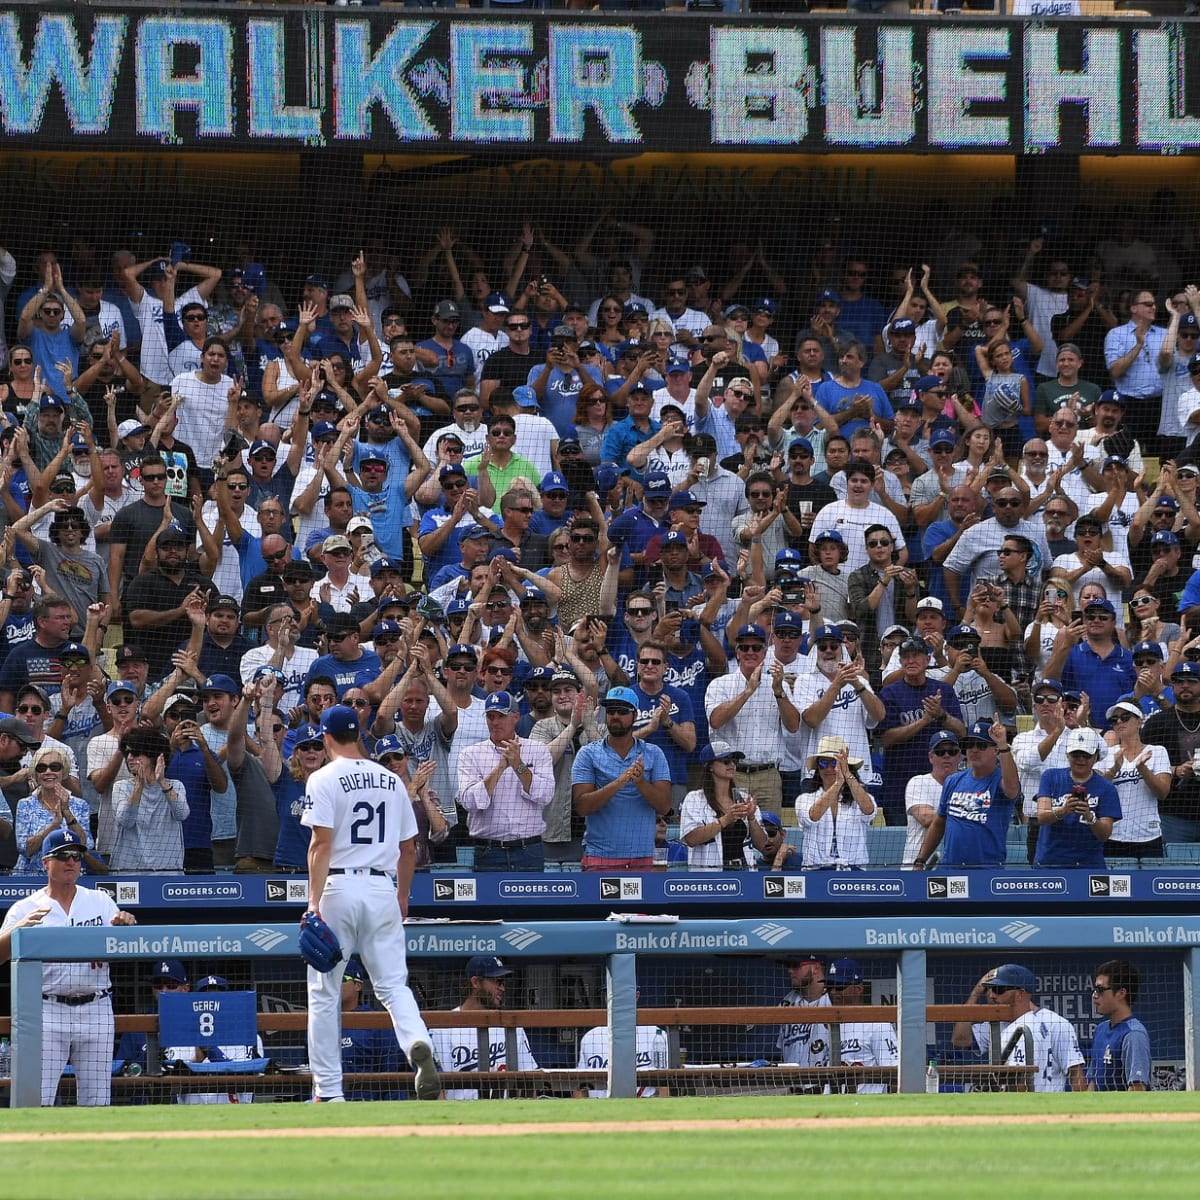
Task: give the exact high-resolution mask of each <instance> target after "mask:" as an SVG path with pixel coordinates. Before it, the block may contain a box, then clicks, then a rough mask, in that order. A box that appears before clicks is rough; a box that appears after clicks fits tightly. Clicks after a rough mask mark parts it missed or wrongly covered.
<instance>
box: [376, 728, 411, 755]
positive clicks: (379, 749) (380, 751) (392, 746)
mask: <svg viewBox="0 0 1200 1200" xmlns="http://www.w3.org/2000/svg"><path fill="white" fill-rule="evenodd" d="M389 754H405V755H406V754H408V747H407V746H406V745H405V744H404V743H403V742H402V741H401V740H400V739H399V737H397V736H396V734H394V733H388V734H385V735H384V736H383V737H381V738H380V739H379V740H378V741H377V742H376V743H375V761H376V762H378V761H379V760H380V759H381V758H387V756H388V755H389Z"/></svg>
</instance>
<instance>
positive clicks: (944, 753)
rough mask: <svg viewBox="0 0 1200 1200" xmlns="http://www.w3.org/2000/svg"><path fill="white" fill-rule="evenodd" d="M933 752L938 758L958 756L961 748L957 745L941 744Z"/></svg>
mask: <svg viewBox="0 0 1200 1200" xmlns="http://www.w3.org/2000/svg"><path fill="white" fill-rule="evenodd" d="M933 753H934V756H935V757H936V758H958V756H959V754H960V750H959V747H957V746H939V747H938V748H937V749H936V750H935V751H934V752H933Z"/></svg>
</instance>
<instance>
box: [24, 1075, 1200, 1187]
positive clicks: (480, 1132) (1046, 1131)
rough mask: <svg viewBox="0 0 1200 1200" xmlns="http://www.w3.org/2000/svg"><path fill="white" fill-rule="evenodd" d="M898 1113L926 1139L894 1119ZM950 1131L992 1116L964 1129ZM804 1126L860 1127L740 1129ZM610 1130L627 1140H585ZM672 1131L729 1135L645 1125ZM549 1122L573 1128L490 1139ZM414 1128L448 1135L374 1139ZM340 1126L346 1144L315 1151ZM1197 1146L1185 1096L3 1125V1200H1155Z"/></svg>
mask: <svg viewBox="0 0 1200 1200" xmlns="http://www.w3.org/2000/svg"><path fill="white" fill-rule="evenodd" d="M1128 1114H1137V1116H1136V1117H1134V1118H1133V1119H1126V1117H1127V1115H1128ZM1147 1114H1152V1115H1155V1116H1157V1117H1158V1119H1157V1120H1146V1119H1145V1116H1146V1115H1147ZM897 1117H902V1118H909V1119H910V1120H913V1121H915V1122H916V1123H915V1124H908V1125H899V1126H898V1125H889V1124H887V1123H886V1122H887V1121H888V1120H889V1118H897ZM955 1117H960V1118H963V1117H973V1118H976V1120H978V1119H979V1118H984V1120H983V1121H982V1122H980V1123H976V1121H971V1122H970V1123H963V1124H960V1125H958V1126H955V1124H954V1123H953V1120H954V1118H955ZM991 1117H995V1118H997V1121H996V1122H994V1123H993V1122H990V1121H988V1120H987V1119H986V1118H991ZM798 1118H800V1119H803V1118H810V1119H811V1118H818V1119H822V1120H828V1119H835V1118H851V1119H852V1120H853V1124H851V1125H849V1126H848V1127H847V1126H843V1125H841V1124H840V1123H839V1124H838V1125H836V1126H835V1125H833V1124H830V1125H829V1126H827V1127H825V1128H821V1127H819V1126H818V1127H813V1126H805V1127H793V1128H787V1127H778V1126H777V1127H770V1126H767V1127H753V1126H748V1125H745V1124H742V1125H739V1124H738V1123H737V1122H753V1121H789V1120H795V1119H798ZM938 1118H941V1119H942V1120H941V1121H940V1122H939V1121H938ZM947 1119H948V1123H947ZM599 1121H603V1122H605V1123H606V1124H609V1123H622V1124H624V1125H627V1126H628V1128H627V1129H625V1128H622V1129H621V1130H611V1129H595V1128H593V1127H591V1126H594V1124H595V1123H596V1122H599ZM667 1121H669V1122H672V1123H675V1122H681V1123H690V1122H709V1123H711V1122H729V1124H728V1125H723V1126H720V1127H713V1126H712V1125H711V1124H710V1125H707V1126H705V1127H700V1128H697V1129H694V1130H689V1129H686V1128H685V1129H669V1130H663V1129H658V1128H655V1127H654V1126H656V1125H658V1124H659V1123H660V1122H667ZM552 1123H553V1124H569V1125H577V1126H578V1132H575V1131H574V1130H568V1131H562V1132H560V1131H557V1130H555V1131H548V1132H545V1133H539V1132H529V1131H527V1130H520V1131H517V1132H513V1133H511V1134H506V1133H504V1131H503V1130H500V1131H499V1132H498V1131H497V1129H496V1127H497V1126H515V1125H520V1126H526V1127H527V1126H530V1125H550V1124H552ZM418 1126H419V1127H422V1128H434V1129H441V1130H455V1131H456V1132H455V1133H453V1134H451V1135H450V1136H444V1135H443V1136H431V1137H395V1136H388V1135H387V1134H386V1133H385V1134H383V1135H380V1134H379V1133H373V1132H370V1131H371V1130H374V1129H380V1130H386V1129H387V1128H388V1127H393V1128H395V1127H405V1128H415V1127H418ZM639 1126H641V1128H639ZM339 1130H353V1131H355V1132H354V1133H353V1134H347V1135H345V1136H322V1135H323V1134H326V1133H332V1134H335V1135H336V1134H337V1131H339ZM473 1131H474V1132H473ZM239 1132H243V1133H246V1134H248V1135H252V1136H244V1137H241V1136H238V1133H239ZM1198 1133H1200V1097H1197V1096H1195V1095H1189V1094H1179V1093H1156V1094H1153V1095H1148V1096H1136V1095H1134V1096H1126V1095H1103V1096H1036V1095H995V1096H983V1095H979V1096H951V1095H946V1096H940V1097H936V1098H935V1097H932V1096H930V1097H926V1096H912V1097H909V1096H867V1097H854V1096H844V1097H843V1096H838V1097H821V1098H795V1099H777V1098H736V1099H735V1098H730V1099H664V1100H642V1101H632V1100H629V1101H587V1100H578V1101H507V1102H506V1101H491V1102H489V1101H479V1102H474V1103H453V1104H451V1103H443V1104H431V1105H417V1104H411V1103H407V1104H347V1105H335V1106H325V1107H321V1108H313V1107H306V1106H302V1105H292V1104H288V1105H254V1106H245V1107H224V1106H223V1107H220V1108H217V1107H213V1108H204V1109H196V1108H179V1107H175V1108H172V1107H165V1106H164V1107H155V1108H113V1109H106V1110H90V1111H80V1110H75V1109H70V1108H60V1109H53V1110H22V1111H10V1112H7V1113H6V1114H5V1117H4V1119H3V1121H0V1142H3V1145H0V1154H2V1155H3V1158H2V1163H3V1165H2V1166H0V1197H5V1198H9V1197H11V1198H13V1200H18V1198H19V1200H37V1198H40V1197H54V1198H55V1200H60V1198H61V1197H62V1196H63V1195H66V1194H76V1193H77V1194H79V1195H86V1196H87V1197H88V1198H89V1200H106V1198H107V1197H120V1198H121V1200H129V1198H130V1197H133V1198H137V1200H142V1198H147V1200H157V1198H158V1197H170V1198H171V1200H190V1198H192V1197H195V1198H201V1200H217V1198H224V1197H230V1198H238V1200H240V1198H243V1197H245V1198H251V1197H253V1198H255V1200H258V1198H266V1197H279V1198H280V1200H307V1198H309V1197H313V1198H319V1200H337V1198H340V1197H343V1196H346V1197H353V1198H354V1200H362V1198H368V1197H393V1196H413V1197H441V1196H445V1197H464V1196H474V1195H480V1196H486V1197H488V1200H504V1198H507V1197H514V1198H515V1197H522V1198H525V1200H530V1198H540V1197H547V1198H549V1197H556V1198H558V1200H572V1198H574V1197H579V1198H580V1200H582V1198H584V1197H586V1198H587V1200H606V1198H608V1197H626V1196H629V1197H641V1196H646V1197H655V1198H657V1200H664V1198H666V1197H675V1196H683V1195H686V1196H688V1197H689V1200H691V1198H692V1197H709V1196H712V1197H717V1196H720V1197H722V1198H724V1200H728V1198H729V1197H730V1196H735V1197H736V1196H738V1195H739V1193H740V1194H741V1195H742V1196H745V1197H758V1196H789V1197H796V1196H798V1195H799V1196H804V1195H818V1194H819V1195H822V1196H825V1197H837V1198H838V1200H842V1198H843V1197H859V1196H863V1197H866V1196H871V1197H879V1196H881V1195H886V1196H887V1197H889V1198H890V1197H894V1196H914V1197H917V1196H919V1197H941V1196H947V1197H949V1196H954V1197H956V1198H961V1197H963V1196H972V1195H980V1194H983V1192H984V1189H988V1190H989V1191H991V1192H999V1191H1000V1190H1001V1189H1003V1193H1004V1194H1005V1195H1011V1196H1019V1197H1026V1198H1027V1197H1042V1196H1047V1197H1049V1196H1053V1197H1056V1198H1063V1197H1088V1198H1089V1200H1095V1197H1096V1196H1098V1195H1101V1194H1104V1195H1133V1196H1154V1197H1156V1200H1158V1198H1161V1197H1170V1196H1188V1197H1192V1196H1194V1195H1195V1193H1196V1186H1197V1185H1196V1176H1195V1164H1196V1159H1197V1151H1196V1144H1197V1140H1196V1139H1197V1134H1198ZM72 1134H75V1135H80V1139H81V1140H78V1141H76V1140H74V1139H72V1138H71V1135H72ZM89 1134H90V1135H93V1137H94V1135H96V1134H99V1135H100V1136H99V1137H96V1138H95V1139H94V1140H93V1137H87V1135H89ZM106 1134H107V1135H109V1136H104V1135H106ZM121 1134H135V1135H137V1136H136V1140H127V1139H126V1138H122V1137H121V1136H120V1135H121ZM84 1137H87V1140H83V1138H84ZM10 1139H11V1140H10ZM26 1139H29V1140H26ZM60 1139H66V1140H60Z"/></svg>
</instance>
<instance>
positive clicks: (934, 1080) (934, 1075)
mask: <svg viewBox="0 0 1200 1200" xmlns="http://www.w3.org/2000/svg"><path fill="white" fill-rule="evenodd" d="M940 1090H941V1080H940V1078H939V1077H938V1066H937V1059H936V1058H931V1059H930V1060H929V1066H927V1067H926V1068H925V1094H926V1095H927V1096H936V1095H937V1094H938V1092H939V1091H940Z"/></svg>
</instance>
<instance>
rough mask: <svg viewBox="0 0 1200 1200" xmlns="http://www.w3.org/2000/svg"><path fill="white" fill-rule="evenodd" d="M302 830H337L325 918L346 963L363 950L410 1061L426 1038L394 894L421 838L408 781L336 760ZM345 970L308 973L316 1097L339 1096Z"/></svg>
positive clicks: (321, 778)
mask: <svg viewBox="0 0 1200 1200" xmlns="http://www.w3.org/2000/svg"><path fill="white" fill-rule="evenodd" d="M300 821H301V824H303V825H307V826H309V827H310V828H316V827H321V828H326V829H331V830H333V844H332V847H331V850H330V855H329V878H328V879H327V881H326V883H325V890H324V892H323V893H322V895H321V900H320V911H321V916H322V917H324V918H325V921H326V922H327V923H328V925H329V926H330V928H331V929H332V930H333V931H334V933H336V934H337V937H338V941H339V942H341V946H342V953H343V954H345V956H346V957H347V958H349V957H350V955H352V954H354V953H357V954H358V956H359V958H360V959H362V963H363V966H364V967H366V969H367V971H368V973H369V974H370V976H371V982H372V984H373V986H374V988H375V995H376V996H378V997H379V1000H380V1001H381V1002H382V1004H383V1006H384V1007H385V1008H386V1009H387V1011H388V1014H389V1015H390V1016H391V1018H392V1027H393V1028H394V1029H395V1031H396V1040H397V1041H398V1042H399V1043H400V1045H401V1046H402V1047H403V1048H404V1051H405V1053H406V1054H407V1053H408V1052H409V1051H410V1050H411V1049H412V1046H413V1043H414V1042H417V1041H423V1042H428V1041H429V1040H430V1038H429V1031H428V1030H427V1029H426V1028H425V1022H424V1021H423V1020H422V1019H421V1013H420V1011H419V1010H418V1008H417V1002H416V1000H414V999H413V994H412V992H411V991H410V990H409V987H408V962H407V960H406V956H405V938H404V919H403V917H402V916H401V913H400V899H399V897H398V895H397V893H396V864H397V859H398V857H399V846H400V844H401V843H402V842H405V841H408V840H409V839H410V838H414V837H416V835H417V821H416V817H415V816H414V815H413V806H412V801H411V800H409V797H408V792H407V790H406V789H405V787H404V784H403V782H402V781H401V779H400V778H399V776H397V775H393V774H392V772H391V771H385V770H384V769H383V767H381V766H379V765H378V764H377V763H373V762H371V760H370V759H366V758H337V759H334V761H333V762H331V763H327V764H326V765H325V766H323V767H321V768H320V769H319V770H317V771H315V772H314V773H313V774H312V775H310V776H309V779H308V785H307V788H306V791H305V795H304V815H303V816H302V817H301V818H300ZM341 997H342V973H341V971H339V970H338V969H337V968H334V970H332V971H329V972H321V971H317V970H315V969H314V968H312V967H309V968H308V1061H309V1063H310V1065H311V1067H312V1074H313V1095H314V1096H315V1097H319V1098H320V1099H322V1100H332V1099H336V1098H338V1097H340V1096H341V1095H342V1046H341V1010H342V1009H341Z"/></svg>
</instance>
